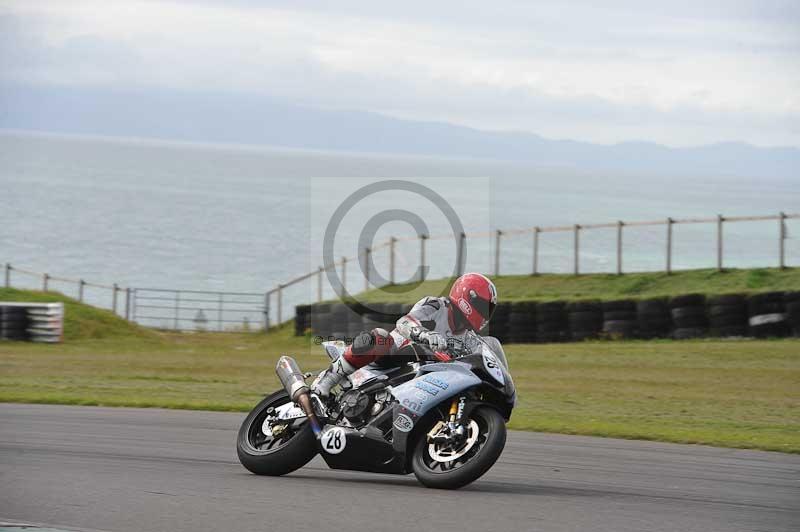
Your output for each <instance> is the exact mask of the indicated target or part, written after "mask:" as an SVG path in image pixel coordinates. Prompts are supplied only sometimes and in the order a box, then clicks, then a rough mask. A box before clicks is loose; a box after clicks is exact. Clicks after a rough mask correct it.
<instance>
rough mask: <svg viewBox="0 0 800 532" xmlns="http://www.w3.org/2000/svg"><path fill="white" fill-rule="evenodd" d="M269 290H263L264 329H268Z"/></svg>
mask: <svg viewBox="0 0 800 532" xmlns="http://www.w3.org/2000/svg"><path fill="white" fill-rule="evenodd" d="M270 294H271V292H264V331H269V328H270V322H269V321H270V319H269V307H270V304H269V296H270Z"/></svg>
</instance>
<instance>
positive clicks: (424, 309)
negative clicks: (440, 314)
mask: <svg viewBox="0 0 800 532" xmlns="http://www.w3.org/2000/svg"><path fill="white" fill-rule="evenodd" d="M431 300H433V302H431ZM435 304H439V302H438V301H436V298H434V297H425V298H422V299H421V300H419V301H417V304H416V305H414V306H413V307H412V308H411V310H410V311H409V312H408V314H406V315H405V316H403V317H401V318H400V319H399V320H397V323H396V324H395V327H396V329H395V330H396V331H397V332H398V333H400V335H401V336H403V338H408V339H409V340H412V339H413V338H412V334H414V333H419V332H420V331H424V330H428V328H427V327H425V326H424V325H427V324H428V323H430V322H434V323H435V320H434V317H435V316H434V315H435V314H436V312H437V310H438V307H435V306H434V305H435ZM431 328H432V327H431Z"/></svg>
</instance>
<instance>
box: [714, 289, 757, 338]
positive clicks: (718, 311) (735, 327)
mask: <svg viewBox="0 0 800 532" xmlns="http://www.w3.org/2000/svg"><path fill="white" fill-rule="evenodd" d="M707 311H708V325H709V329H708V335H709V336H716V337H721V338H731V337H744V336H747V299H746V298H745V297H744V296H743V295H741V294H726V295H721V296H713V297H709V298H708V301H707Z"/></svg>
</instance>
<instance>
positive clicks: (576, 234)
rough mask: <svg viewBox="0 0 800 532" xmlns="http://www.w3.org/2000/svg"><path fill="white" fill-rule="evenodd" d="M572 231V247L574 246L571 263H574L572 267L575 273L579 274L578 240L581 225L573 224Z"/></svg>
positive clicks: (579, 238)
mask: <svg viewBox="0 0 800 532" xmlns="http://www.w3.org/2000/svg"><path fill="white" fill-rule="evenodd" d="M572 231H573V240H574V242H573V243H574V247H575V249H574V256H573V263H574V266H575V268H574V269H575V275H579V274H580V240H581V236H580V232H581V226H580V225H578V224H575V227H573V229H572Z"/></svg>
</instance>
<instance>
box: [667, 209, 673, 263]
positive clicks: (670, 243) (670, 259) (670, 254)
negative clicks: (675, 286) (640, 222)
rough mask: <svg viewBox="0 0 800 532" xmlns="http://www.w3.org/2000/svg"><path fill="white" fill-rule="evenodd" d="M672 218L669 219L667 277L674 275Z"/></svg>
mask: <svg viewBox="0 0 800 532" xmlns="http://www.w3.org/2000/svg"><path fill="white" fill-rule="evenodd" d="M672 224H673V221H672V218H667V253H666V255H667V275H669V274H671V273H672Z"/></svg>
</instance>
